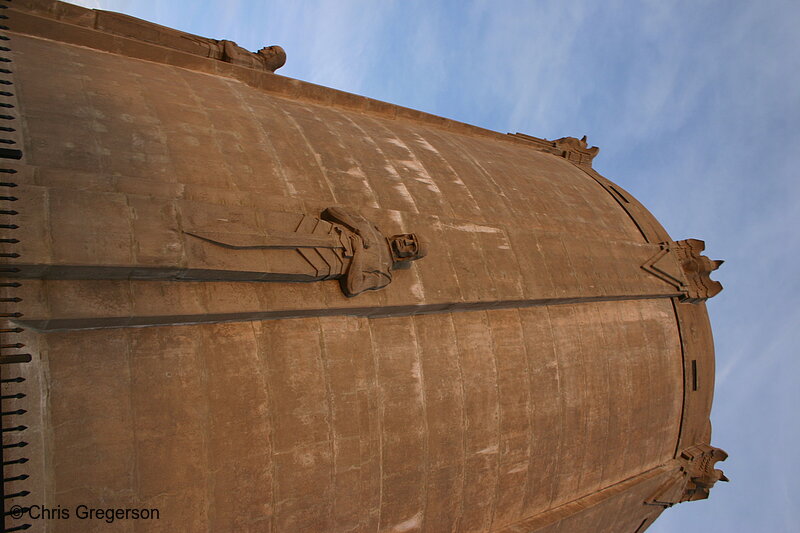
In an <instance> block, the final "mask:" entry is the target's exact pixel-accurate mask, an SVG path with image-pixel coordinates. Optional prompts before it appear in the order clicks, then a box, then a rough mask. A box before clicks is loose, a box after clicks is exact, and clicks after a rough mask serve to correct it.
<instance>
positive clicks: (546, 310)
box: [0, 0, 724, 533]
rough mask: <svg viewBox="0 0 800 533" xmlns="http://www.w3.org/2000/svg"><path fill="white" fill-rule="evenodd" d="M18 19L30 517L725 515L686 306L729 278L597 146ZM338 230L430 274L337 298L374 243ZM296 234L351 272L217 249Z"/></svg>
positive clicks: (3, 289)
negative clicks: (402, 254) (411, 238)
mask: <svg viewBox="0 0 800 533" xmlns="http://www.w3.org/2000/svg"><path fill="white" fill-rule="evenodd" d="M14 6H16V7H15V8H12V9H9V10H8V11H9V12H11V13H13V14H15V16H16V17H17V19H16V20H17V22H18V24H17V25H16V26H15V27H14V29H15V30H16V31H17V33H15V34H12V36H13V44H14V51H15V52H14V53H15V59H14V71H15V84H16V85H15V87H14V91H15V94H16V98H17V101H18V107H19V108H20V110H21V116H20V118H19V123H20V124H21V129H22V130H23V131H24V135H23V136H20V142H21V143H23V144H24V158H23V159H22V160H21V161H19V162H14V163H10V164H9V165H7V166H8V168H10V169H12V170H14V171H16V174H14V176H15V180H16V182H17V183H18V184H19V186H18V187H16V188H15V190H14V195H15V197H16V198H18V200H16V202H15V205H14V209H15V210H17V211H18V215H16V218H15V222H16V223H18V224H19V226H20V227H19V228H17V229H15V230H14V233H13V237H15V238H16V239H19V242H18V243H11V242H2V243H0V253H10V252H12V251H13V252H16V253H19V254H20V256H19V257H14V258H10V257H8V256H4V258H3V259H4V260H3V263H4V266H6V263H7V264H8V266H10V267H11V268H12V269H16V270H12V271H7V272H5V274H7V275H8V276H14V278H13V279H10V280H7V283H21V284H22V285H21V286H19V287H16V286H15V287H11V286H6V285H3V286H0V300H2V302H0V304H2V305H6V304H7V303H11V302H12V301H13V302H14V303H15V306H16V307H15V309H19V310H20V312H22V313H23V314H22V316H12V317H7V318H13V320H14V322H13V326H15V327H24V328H25V331H24V332H21V333H20V338H21V339H22V342H24V344H26V345H27V346H28V347H29V349H30V351H31V353H32V354H33V358H34V360H33V362H32V364H31V365H29V366H27V367H25V370H24V375H25V376H26V377H27V378H28V382H27V383H28V386H29V387H30V388H31V391H30V392H29V395H30V398H31V399H33V405H34V406H33V407H29V414H28V416H29V418H27V419H26V420H25V423H26V424H28V425H29V426H30V428H31V429H30V432H31V433H30V435H31V436H30V437H29V440H30V448H29V449H30V457H31V461H30V463H29V465H28V466H29V468H28V469H27V471H28V472H30V473H33V474H32V475H33V477H32V478H31V479H30V486H31V487H32V490H33V491H34V492H35V495H36V498H37V501H40V502H41V503H43V504H45V505H48V506H51V507H55V506H58V505H61V506H62V507H70V508H74V506H75V505H77V504H80V503H83V504H89V505H93V506H96V507H105V508H108V507H126V506H128V507H130V506H134V507H157V508H158V509H159V510H160V513H161V519H160V520H158V521H153V522H143V521H140V522H132V521H120V522H119V523H116V524H114V526H113V527H115V528H117V529H119V530H120V531H134V530H135V531H140V530H146V531H150V530H153V531H160V530H164V531H175V530H191V531H234V530H235V531H281V532H284V531H342V532H350V531H387V532H388V531H431V532H437V533H438V532H441V531H506V532H509V533H512V532H513V533H517V532H523V531H543V532H548V533H551V532H553V533H555V532H558V533H566V532H570V533H572V532H583V531H585V532H589V531H591V532H597V531H608V532H612V531H614V532H616V531H629V532H641V531H644V529H645V528H646V527H647V526H648V525H649V524H650V523H652V520H654V519H655V518H656V517H657V516H658V515H659V513H660V512H661V511H662V510H663V508H664V507H666V506H669V505H671V504H672V503H676V502H679V501H685V500H688V499H698V496H697V495H698V494H699V495H700V496H703V495H705V494H707V490H706V488H705V487H704V486H703V484H706V485H707V484H708V483H709V480H711V479H712V478H713V477H714V476H713V475H712V473H709V472H710V471H708V472H707V470H708V468H706V466H708V464H710V463H709V461H705V457H707V456H708V455H709V454H710V455H711V456H714V457H716V458H717V459H718V458H721V457H723V454H724V452H721V451H719V450H716V449H712V448H710V447H708V446H706V447H703V445H707V444H709V443H710V425H709V423H708V416H709V411H710V406H711V399H712V396H713V379H714V378H713V375H714V356H713V344H712V339H711V331H710V326H709V323H708V317H707V314H706V310H705V307H704V305H703V304H702V303H698V304H690V303H682V302H689V301H692V302H697V301H702V300H703V299H705V298H706V297H708V296H711V295H713V294H711V293H712V292H714V291H715V290H718V287H716V286H713V287H712V286H711V285H710V280H709V279H708V276H707V274H708V271H710V270H712V269H713V268H712V267H713V266H717V264H716V263H714V262H712V261H709V260H707V259H705V258H701V257H699V256H698V255H697V254H696V253H695V254H694V255H692V254H690V253H689V252H686V249H688V248H692V250H700V249H702V247H701V244H702V243H700V242H699V241H692V242H691V243H689V244H692V246H688V244H686V245H682V244H680V243H675V242H673V241H672V239H671V237H670V236H669V235H668V234H667V233H666V231H665V230H664V228H662V227H661V225H660V224H659V223H658V222H657V221H656V220H655V219H654V218H653V216H652V215H651V214H650V213H649V212H647V210H646V209H645V208H644V207H643V206H642V205H641V204H640V203H638V202H637V201H636V200H635V199H634V198H633V197H632V196H630V194H629V193H627V192H626V191H624V190H622V189H621V188H619V187H617V186H616V185H614V184H613V183H611V182H610V181H608V180H607V179H605V178H603V177H602V176H600V175H599V174H597V173H596V172H595V171H594V170H592V169H591V161H592V158H593V157H594V155H595V154H596V153H597V150H596V149H592V148H589V147H587V146H586V144H585V142H583V141H578V140H577V139H572V138H564V139H559V140H557V141H546V140H543V139H537V138H535V137H531V136H527V135H513V136H509V135H502V134H498V133H496V132H490V131H487V130H482V129H480V128H476V127H474V126H469V125H466V124H460V123H458V122H455V121H451V120H447V119H443V118H441V117H435V116H432V115H428V114H425V113H421V112H418V111H414V110H409V109H404V108H400V107H397V106H393V105H391V104H386V103H383V102H377V101H373V100H370V99H368V98H364V97H359V96H355V95H349V94H346V93H341V92H338V91H335V90H332V89H327V88H324V87H318V86H315V85H312V84H308V83H304V82H300V81H297V80H291V79H288V78H283V77H280V76H276V75H275V74H273V73H271V72H266V71H264V70H263V69H261V70H256V69H253V68H247V66H246V65H242V64H232V63H229V62H225V61H221V60H220V59H223V58H222V57H221V56H218V55H219V54H217V55H214V54H213V53H212V52H213V47H214V46H217V45H216V44H214V43H218V41H214V40H213V39H205V38H200V37H197V36H188V37H187V34H182V33H180V32H174V30H170V29H168V28H161V27H158V26H155V25H152V24H149V23H144V22H142V21H137V20H136V19H129V18H125V17H123V18H120V17H117V16H114V15H113V14H103V13H97V12H92V11H90V10H85V9H83V8H79V7H76V6H68V5H66V4H60V3H58V2H52V1H50V0H27V1H24V2H23V1H17V2H15V3H14ZM137 28H138V29H137ZM195 37H196V39H195ZM192 39H194V40H192ZM206 51H208V53H207V54H206ZM290 52H291V51H290ZM290 55H291V54H290ZM332 206H338V207H340V208H342V209H343V210H344V211H346V212H348V213H358V214H360V216H363V217H364V220H366V221H368V222H369V223H371V224H374V225H375V226H376V227H377V229H375V233H373V234H371V235H372V237H375V236H376V235H382V236H386V237H388V236H392V235H397V234H409V233H414V234H418V235H419V236H420V237H421V241H420V242H424V244H425V248H426V249H427V252H428V253H427V255H425V256H424V257H420V258H418V260H415V261H414V262H413V263H407V264H404V265H403V266H408V268H402V269H396V270H393V271H392V272H391V273H390V274H391V280H390V281H391V283H390V284H387V285H385V286H383V285H381V287H377V286H374V287H371V288H380V289H381V290H368V291H366V292H363V293H360V294H357V295H355V296H353V295H352V294H350V296H353V297H348V293H347V291H346V290H343V288H342V287H340V285H339V282H338V281H337V280H336V279H327V280H324V278H327V277H337V276H338V277H340V278H344V279H345V280H346V277H344V276H345V275H346V274H349V272H350V271H349V270H348V269H349V268H350V265H353V264H357V263H358V261H359V260H358V256H357V255H355V252H353V250H351V249H349V248H348V245H346V243H350V244H353V243H355V244H357V245H360V246H362V247H363V250H366V249H367V248H368V246H366V245H365V244H366V243H368V241H369V239H368V238H367V237H365V234H363V233H360V231H361V230H360V229H358V228H355V227H346V226H345V225H342V224H344V223H341V224H340V227H339V228H338V229H336V228H335V227H334V226H335V225H336V224H337V223H333V222H329V221H326V222H324V224H328V226H324V224H323V223H322V222H320V219H321V217H322V216H323V215H322V213H323V211H324V210H325V209H326V208H330V207H332ZM359 220H360V219H359ZM309 224H312V225H314V224H322V225H320V226H317V225H314V227H313V228H311V229H309V227H307V226H308V225H309ZM356 225H358V224H356ZM323 226H324V227H323ZM317 228H322V229H320V230H319V231H317ZM342 228H344V229H342ZM301 229H302V231H301ZM345 230H346V231H345ZM369 231H370V232H371V231H372V230H369ZM293 232H294V233H293ZM337 232H338V233H337ZM6 233H7V232H3V234H2V235H0V239H2V238H6V237H9V236H10V235H7V234H6ZM212 234H213V235H214V236H215V237H214V239H217V240H214V239H210V240H209V239H206V240H203V239H201V238H198V237H196V236H193V235H206V236H208V235H212ZM295 234H296V235H301V236H303V237H304V238H306V237H308V236H309V235H315V236H317V237H319V236H320V235H324V236H328V237H329V236H331V235H333V236H339V237H341V239H340V240H339V241H338V242H339V243H340V244H341V246H340V247H339V248H336V247H335V246H334V247H333V248H330V249H327V248H326V249H324V250H323V251H324V253H323V252H319V254H320V257H322V256H323V255H325V254H327V255H326V257H334V255H335V257H334V259H336V258H338V259H337V260H341V265H340V266H339V267H338V268H339V270H337V271H335V272H334V270H333V269H332V270H330V271H325V269H324V265H322V266H320V263H319V262H315V261H316V259H313V260H312V259H307V260H305V262H303V258H305V257H307V256H306V255H303V253H301V252H300V251H298V250H300V248H302V246H295V247H291V246H290V247H289V248H286V249H284V248H274V247H272V248H270V247H261V248H252V247H251V248H248V249H234V248H232V247H231V246H227V247H226V246H224V245H219V243H220V242H221V243H223V244H224V243H228V244H230V243H231V242H236V243H240V242H259V241H258V240H259V239H262V240H263V239H266V238H267V237H266V236H272V238H277V237H276V236H279V237H280V238H281V239H284V240H283V241H280V242H286V239H290V240H291V238H294V237H295ZM287 235H288V236H289V237H287ZM342 236H344V237H342ZM339 237H337V238H339ZM381 238H383V237H381ZM381 238H377V237H375V238H374V239H373V242H377V243H378V245H380V246H383V245H385V246H390V245H389V244H388V243H389V242H390V241H388V240H387V241H386V242H385V243H383V242H382V241H381ZM348 239H349V240H348ZM278 240H280V239H278ZM301 240H302V239H301ZM212 241H213V242H212ZM311 241H313V239H311ZM270 242H273V244H274V242H277V241H270ZM292 242H294V241H292ZM304 242H310V241H308V240H307V241H304ZM314 242H316V241H314ZM686 242H688V241H686ZM215 243H217V244H215ZM334 244H335V243H334ZM314 246H317V244H314ZM681 246H683V248H681ZM687 246H688V248H687ZM334 248H335V249H336V250H337V251H336V252H335V253H334V252H332V251H330V250H333V249H334ZM315 249H316V248H315ZM354 249H358V248H357V247H356V248H354ZM675 250H681V254H683V255H681V254H679V253H675V252H674V251H675ZM373 252H375V249H373V250H372V252H370V253H373ZM379 252H380V253H378V252H375V253H377V256H380V257H381V258H383V257H384V256H385V254H386V253H389V252H391V253H392V254H394V253H395V250H394V249H393V248H391V247H389V248H386V249H380V250H379ZM684 252H685V253H684ZM693 253H694V252H693ZM697 253H699V252H697ZM332 254H333V255H332ZM336 254H338V255H336ZM348 254H350V255H348ZM381 254H384V255H381ZM687 254H689V255H687ZM360 257H361V260H363V257H365V256H364V255H362V256H360ZM392 257H393V259H392V261H393V263H392V264H393V265H395V263H394V261H395V259H396V256H395V255H393V256H392ZM383 264H384V263H381V265H382V266H381V269H374V268H371V267H369V265H368V266H366V267H364V266H363V264H361V266H359V267H358V268H361V269H362V270H361V271H359V273H360V272H362V271H363V272H367V271H372V273H374V272H377V271H379V272H380V273H381V275H384V276H385V275H386V274H387V272H384V270H386V269H384V268H383ZM700 267H702V268H700ZM308 269H311V270H313V272H311V273H309V270H308ZM698 269H699V270H698ZM703 269H705V270H703ZM698 272H699V273H698ZM281 276H283V277H281ZM300 279H306V280H308V282H307V283H300V282H289V281H287V280H300ZM698 279H699V280H700V282H698V281H697V280H698ZM693 280H694V281H693ZM706 281H709V285H708V286H707V287H698V286H697V285H698V283H700V284H702V282H706ZM693 283H694V285H693ZM345 288H346V286H345ZM701 289H702V290H701ZM709 289H713V290H709ZM703 290H705V292H703ZM13 298H21V299H22V301H21V302H20V301H17V300H12V299H13ZM3 309H5V307H4V308H3ZM141 326H149V327H141ZM98 328H100V329H98ZM4 405H5V404H4ZM698 445H700V446H698ZM687 450H689V452H687ZM709 450H711V451H709ZM714 450H716V452H720V453H716V452H715V451H714ZM690 452H691V453H690ZM682 453H683V455H682ZM715 453H716V455H714V454H715ZM704 454H706V455H704ZM704 461H705V462H704ZM707 463H708V464H707ZM687 465H688V466H687ZM14 468H16V467H14ZM687 469H688V470H687ZM704 469H705V470H704ZM689 470H691V472H693V474H691V475H694V477H695V478H697V479H689V478H690V474H689V473H687V472H689ZM11 471H13V472H16V470H13V469H8V468H7V469H6V474H7V475H8V474H9V472H11ZM697 472H700V474H697V475H695V474H696V473H697ZM703 476H705V477H703ZM717 478H719V476H717ZM719 479H721V478H719ZM690 484H691V486H692V487H695V488H697V487H699V488H698V489H697V492H696V494H695V493H689V492H688V491H689V490H693V489H690V488H689V486H690ZM703 490H706V492H703ZM659 498H661V499H659ZM645 502H647V503H645ZM15 524H18V522H14V523H13V524H9V525H15ZM38 525H41V523H39V524H37V526H38ZM47 526H48V528H47V530H52V531H56V530H57V531H64V530H67V531H69V530H73V531H78V530H80V531H87V530H92V528H94V529H95V530H105V528H107V527H108V526H107V524H105V523H104V522H93V523H92V522H82V521H58V520H53V521H51V522H49V523H48V524H47Z"/></svg>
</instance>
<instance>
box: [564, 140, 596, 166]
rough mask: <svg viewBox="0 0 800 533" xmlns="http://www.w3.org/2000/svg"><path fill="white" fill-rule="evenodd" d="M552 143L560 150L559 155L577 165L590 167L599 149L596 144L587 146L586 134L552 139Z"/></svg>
mask: <svg viewBox="0 0 800 533" xmlns="http://www.w3.org/2000/svg"><path fill="white" fill-rule="evenodd" d="M553 145H554V146H555V147H556V148H557V149H558V150H561V156H562V157H564V158H565V159H568V160H569V161H572V162H573V163H575V164H577V165H583V166H586V167H589V168H591V167H592V160H593V159H594V157H595V156H596V155H597V153H598V152H599V151H600V148H598V147H597V146H592V147H591V148H590V147H589V144H588V143H587V141H586V135H584V136H583V137H582V138H581V139H576V138H575V137H561V138H560V139H556V140H555V141H553Z"/></svg>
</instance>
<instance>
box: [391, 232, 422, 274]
mask: <svg viewBox="0 0 800 533" xmlns="http://www.w3.org/2000/svg"><path fill="white" fill-rule="evenodd" d="M389 248H390V249H391V250H392V262H393V263H394V264H395V267H397V266H398V265H405V264H408V263H410V262H411V261H416V260H417V259H422V258H423V257H425V256H426V255H427V254H428V250H427V249H426V247H425V244H424V243H423V242H422V241H421V240H420V238H419V237H417V235H416V234H415V233H401V234H400V235H392V236H391V237H389ZM401 268H402V266H401Z"/></svg>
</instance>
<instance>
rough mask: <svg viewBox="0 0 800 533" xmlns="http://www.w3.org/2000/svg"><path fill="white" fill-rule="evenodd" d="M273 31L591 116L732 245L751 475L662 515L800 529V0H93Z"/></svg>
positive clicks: (374, 66) (307, 73)
mask: <svg viewBox="0 0 800 533" xmlns="http://www.w3.org/2000/svg"><path fill="white" fill-rule="evenodd" d="M74 3H80V4H82V5H85V6H87V7H95V8H102V9H108V10H113V11H120V12H124V13H128V14H130V15H133V16H136V17H140V18H144V19H147V20H151V21H153V22H157V23H159V24H163V25H165V26H170V27H174V28H179V29H182V30H185V31H189V32H192V33H196V34H200V35H203V36H207V37H214V38H225V39H231V40H234V41H237V42H238V43H239V44H240V45H242V46H244V47H246V48H248V49H251V50H257V49H258V48H261V47H262V46H264V45H268V44H280V45H281V46H283V47H284V48H285V49H286V51H287V55H288V61H287V64H286V66H285V67H284V68H282V69H281V70H280V71H279V73H280V74H283V75H285V76H290V77H293V78H298V79H301V80H305V81H310V82H314V83H318V84H321V85H326V86H330V87H334V88H337V89H341V90H344V91H349V92H354V93H358V94H363V95H365V96H369V97H372V98H376V99H379V100H385V101H389V102H392V103H396V104H400V105H404V106H408V107H412V108H415V109H420V110H423V111H428V112H431V113H435V114H437V115H443V116H446V117H449V118H453V119H456V120H460V121H462V122H467V123H471V124H476V125H479V126H483V127H487V128H490V129H494V130H498V131H501V132H507V131H510V132H515V131H521V132H524V133H529V134H531V135H536V136H538V137H547V138H558V137H562V136H567V135H570V136H575V137H580V136H582V135H584V134H587V135H588V136H589V141H590V143H591V144H595V145H597V146H599V147H600V148H601V151H600V155H599V156H598V157H597V158H596V159H595V165H594V166H595V168H596V169H597V170H598V171H599V172H601V173H602V174H604V175H605V176H606V177H608V178H610V179H611V180H613V181H615V182H617V183H619V184H620V185H622V186H623V187H624V188H626V189H628V190H629V191H630V192H632V193H633V194H634V195H635V196H636V197H637V198H638V199H639V200H640V201H642V203H644V205H645V206H647V207H648V208H649V209H650V210H651V211H652V212H653V213H654V214H655V215H656V217H657V218H658V219H659V220H660V221H661V222H662V223H663V224H664V226H665V227H666V228H667V230H668V231H669V232H670V234H671V235H672V237H673V238H674V239H676V240H678V239H684V238H690V237H695V238H700V239H703V240H705V241H706V245H707V254H708V255H709V256H710V257H712V258H714V259H725V260H726V262H725V265H724V266H723V267H722V268H721V269H720V270H719V271H718V272H717V273H715V278H716V279H718V280H720V281H721V282H722V283H723V285H724V286H725V290H724V291H723V292H722V293H721V294H720V295H719V296H717V297H715V298H714V299H713V300H711V301H710V302H709V305H708V309H709V313H710V316H711V321H712V325H713V329H714V336H715V342H716V352H717V386H716V396H715V400H714V408H713V412H712V423H713V427H714V435H713V444H714V445H716V446H719V447H721V448H723V449H725V450H726V451H728V452H729V453H730V458H729V459H728V460H727V461H726V462H725V463H723V464H722V466H723V468H724V470H725V471H726V473H727V474H728V476H729V477H730V478H731V480H732V482H731V483H728V484H718V486H717V487H716V488H715V489H714V491H713V494H712V497H711V498H710V499H709V500H707V501H705V502H697V503H687V504H682V505H679V506H676V507H675V508H673V509H669V510H667V511H666V512H665V513H664V514H663V515H662V517H661V518H660V519H659V520H658V521H657V522H656V524H655V525H654V526H653V527H651V528H650V529H649V530H648V531H652V532H656V533H666V532H682V531H688V530H690V529H692V530H695V529H697V530H700V531H711V532H716V531H720V532H723V531H724V532H730V531H737V532H738V531H743V532H753V531H767V532H789V531H800V511H799V510H800V505H798V504H797V501H796V497H797V495H798V494H800V467H799V466H800V461H798V455H797V451H796V450H797V447H798V444H799V443H800V424H799V423H798V420H800V417H798V415H797V413H796V409H797V407H798V406H800V392H798V391H799V390H800V387H798V385H797V381H798V378H800V372H798V370H800V358H799V357H798V348H797V345H798V341H800V335H798V329H800V308H799V307H798V305H797V304H798V303H800V302H798V293H800V276H798V267H797V265H796V264H795V263H794V261H796V260H797V258H798V257H799V256H800V231H798V226H800V184H799V183H798V179H797V170H796V169H797V167H798V163H799V162H800V161H798V159H799V158H798V155H800V129H799V128H798V124H799V123H800V30H798V28H800V3H798V2H797V1H796V0H793V1H790V0H763V1H761V2H745V1H741V0H728V1H713V0H709V1H697V0H696V1H669V0H644V1H637V2H634V1H614V0H610V1H606V2H593V1H589V0H575V1H571V2H544V1H498V0H496V1H492V2H490V1H478V0H462V1H459V2H454V1H441V2H437V3H434V2H430V1H418V0H405V1H382V2H377V1H374V0H371V1H368V0H363V1H354V0H335V1H334V0H329V1H327V0H326V1H322V0H316V1H314V0H308V1H303V2H299V1H297V2H285V1H284V2H281V1H273V0H270V1H269V2H254V1H253V2H249V1H244V0H239V1H236V0H230V1H227V2H217V3H209V2H181V1H171V2H164V1H162V2H141V1H138V2H136V1H132V0H128V1H125V0H100V1H91V0H88V1H85V2H74Z"/></svg>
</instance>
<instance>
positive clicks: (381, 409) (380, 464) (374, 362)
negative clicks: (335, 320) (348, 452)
mask: <svg viewBox="0 0 800 533" xmlns="http://www.w3.org/2000/svg"><path fill="white" fill-rule="evenodd" d="M372 320H373V319H368V322H367V331H368V332H369V343H370V349H371V351H372V369H373V372H374V373H375V376H374V377H375V393H376V397H377V398H376V399H377V404H378V405H377V406H376V407H377V412H378V413H377V414H378V417H377V422H378V476H379V480H378V520H377V522H376V523H375V531H376V532H377V531H380V530H381V514H382V512H383V415H384V405H383V394H382V393H381V385H380V380H379V378H378V365H379V364H380V361H379V357H378V350H377V349H376V346H375V337H374V336H373V335H372Z"/></svg>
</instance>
